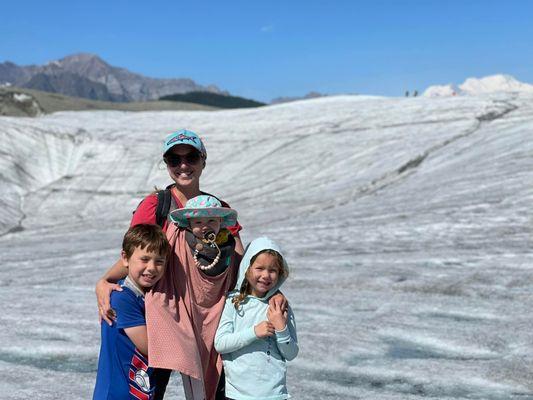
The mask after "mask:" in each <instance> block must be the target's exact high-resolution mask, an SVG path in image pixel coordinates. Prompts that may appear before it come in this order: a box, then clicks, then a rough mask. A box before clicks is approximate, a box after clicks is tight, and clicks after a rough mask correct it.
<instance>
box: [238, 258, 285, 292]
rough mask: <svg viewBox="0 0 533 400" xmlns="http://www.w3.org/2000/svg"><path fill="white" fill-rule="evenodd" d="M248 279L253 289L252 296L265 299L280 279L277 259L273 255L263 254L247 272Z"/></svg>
mask: <svg viewBox="0 0 533 400" xmlns="http://www.w3.org/2000/svg"><path fill="white" fill-rule="evenodd" d="M246 278H247V279H248V282H249V283H250V286H251V287H252V290H251V292H252V295H253V296H255V297H263V296H264V295H266V294H267V292H268V291H269V290H270V289H272V288H273V287H274V286H275V285H276V283H277V282H278V278H279V268H278V261H277V258H276V257H274V256H273V255H272V254H268V253H262V254H259V255H258V256H257V258H256V259H255V261H254V263H253V264H252V265H250V267H249V268H248V271H246Z"/></svg>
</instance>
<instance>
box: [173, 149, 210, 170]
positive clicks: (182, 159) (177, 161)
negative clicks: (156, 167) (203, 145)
mask: <svg viewBox="0 0 533 400" xmlns="http://www.w3.org/2000/svg"><path fill="white" fill-rule="evenodd" d="M201 158H202V156H201V155H200V153H199V152H197V151H191V152H190V153H187V154H184V155H181V156H180V155H178V154H169V155H168V156H165V157H164V158H163V160H165V164H167V165H168V166H169V167H172V168H174V167H177V166H178V165H181V164H183V163H185V164H191V165H192V164H196V163H197V162H198V161H200V159H201Z"/></svg>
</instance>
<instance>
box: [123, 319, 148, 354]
mask: <svg viewBox="0 0 533 400" xmlns="http://www.w3.org/2000/svg"><path fill="white" fill-rule="evenodd" d="M124 332H126V335H128V337H129V338H130V339H131V341H132V342H133V344H134V345H135V347H137V350H139V351H140V352H141V353H142V355H143V356H145V357H148V334H147V331H146V325H140V326H134V327H132V328H125V329H124Z"/></svg>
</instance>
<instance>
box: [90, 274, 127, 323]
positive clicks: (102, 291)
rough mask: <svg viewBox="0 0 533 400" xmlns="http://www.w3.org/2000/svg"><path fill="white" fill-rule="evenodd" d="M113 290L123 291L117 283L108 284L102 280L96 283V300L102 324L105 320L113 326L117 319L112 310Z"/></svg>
mask: <svg viewBox="0 0 533 400" xmlns="http://www.w3.org/2000/svg"><path fill="white" fill-rule="evenodd" d="M113 290H118V291H119V292H120V291H122V288H121V287H120V285H119V284H117V283H111V282H108V281H107V280H105V279H103V278H102V279H100V280H99V281H98V282H97V283H96V289H95V292H96V300H97V303H98V318H99V321H100V322H102V320H104V321H105V322H107V323H108V324H109V325H112V324H113V321H114V320H115V319H116V313H115V310H113V309H112V308H111V304H110V299H111V292H112V291H113Z"/></svg>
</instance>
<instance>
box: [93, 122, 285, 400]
mask: <svg viewBox="0 0 533 400" xmlns="http://www.w3.org/2000/svg"><path fill="white" fill-rule="evenodd" d="M206 159H207V152H206V149H205V146H204V144H203V142H202V140H201V139H200V137H199V136H198V135H197V134H196V133H194V132H191V131H188V130H184V129H182V130H179V131H177V132H174V133H172V134H170V135H168V136H167V137H166V139H165V141H164V143H163V160H164V162H165V164H166V166H167V171H168V174H169V176H170V178H171V179H172V180H173V181H174V184H173V185H170V186H169V187H167V189H165V190H162V191H159V192H157V193H154V194H151V195H149V196H147V197H146V198H145V199H144V200H143V201H142V202H141V203H140V204H139V206H138V207H137V210H136V211H135V213H134V214H133V217H132V220H131V226H135V225H137V224H142V223H148V224H158V225H160V226H162V228H163V231H164V232H166V236H167V239H168V240H169V242H170V246H171V251H170V255H169V258H168V262H167V268H166V271H165V274H164V276H163V278H162V279H161V280H160V281H159V282H158V283H157V284H156V285H155V286H154V288H153V289H152V290H151V291H150V292H148V293H147V294H146V322H147V329H148V338H149V343H148V356H149V360H150V366H154V367H156V369H155V372H154V379H155V382H156V393H155V397H154V399H155V400H159V399H162V398H163V396H164V393H165V389H166V386H167V383H168V380H169V377H170V374H171V371H172V370H176V371H179V372H181V374H182V378H183V386H184V390H185V395H186V398H187V399H203V398H205V399H207V400H213V399H224V398H225V396H224V381H223V379H220V376H221V374H223V372H222V359H221V357H220V355H219V354H218V353H217V352H216V351H215V349H214V345H213V342H214V337H215V331H216V328H217V326H218V321H219V319H220V315H221V313H222V309H223V307H224V301H225V299H226V293H227V292H228V291H229V290H230V289H231V288H233V287H234V285H235V279H236V276H237V267H238V263H239V260H240V258H241V256H242V254H243V252H244V249H243V247H242V242H241V240H240V237H239V231H240V230H241V229H242V227H241V225H240V224H239V223H238V222H237V221H235V223H234V225H228V226H225V232H226V233H227V234H228V235H231V239H229V240H230V241H234V243H235V245H234V250H235V251H234V252H232V256H231V257H230V259H229V260H227V259H224V260H223V262H224V263H228V265H227V266H226V267H224V268H223V267H220V268H218V267H217V268H213V269H212V270H211V272H206V271H204V270H202V268H201V267H199V266H197V261H196V260H195V257H194V255H193V252H192V251H191V247H190V244H189V242H188V241H187V238H189V239H190V235H188V234H187V232H188V231H187V229H186V228H184V227H180V226H179V225H178V224H176V223H173V222H172V221H171V220H170V214H172V212H173V211H174V210H176V209H181V208H183V204H187V202H188V201H189V200H190V199H192V198H194V197H196V196H200V195H208V194H207V193H204V192H202V191H201V190H200V176H201V174H202V171H203V169H204V168H205V165H206ZM209 196H211V197H212V198H214V196H212V195H209ZM219 201H220V200H219ZM220 204H221V206H222V207H226V208H228V209H229V205H228V204H227V203H225V202H224V201H220ZM198 256H199V255H198ZM198 256H197V257H196V258H197V259H198V261H200V264H202V265H204V264H203V263H202V257H201V256H200V257H198ZM126 274H127V270H126V269H125V268H124V266H123V263H122V261H121V260H119V261H117V262H116V263H115V264H114V265H113V267H111V269H109V270H108V271H107V272H106V273H105V274H104V276H103V277H102V278H101V279H100V280H99V281H98V283H97V285H96V295H97V299H98V308H99V311H100V317H101V318H103V319H104V320H105V321H106V322H108V323H111V320H112V309H111V308H110V305H109V295H110V293H111V291H112V290H120V287H119V285H116V284H115V282H117V281H118V280H119V279H122V278H124V276H126ZM274 301H279V302H281V303H283V304H285V302H286V301H285V298H284V297H283V296H281V295H278V296H277V297H276V299H275V300H274ZM218 383H220V385H219V386H218V388H217V384H218Z"/></svg>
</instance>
